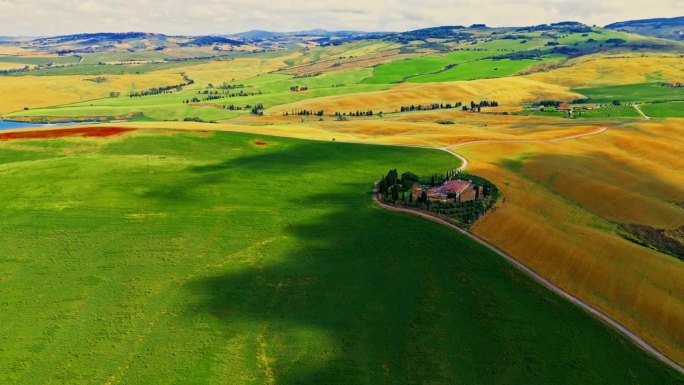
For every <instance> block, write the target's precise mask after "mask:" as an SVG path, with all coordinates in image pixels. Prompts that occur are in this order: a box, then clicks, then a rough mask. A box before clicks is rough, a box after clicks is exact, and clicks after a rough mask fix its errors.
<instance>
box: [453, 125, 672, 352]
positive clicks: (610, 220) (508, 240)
mask: <svg viewBox="0 0 684 385" xmlns="http://www.w3.org/2000/svg"><path fill="white" fill-rule="evenodd" d="M682 138H684V121H682V120H669V121H666V122H664V123H642V124H638V125H636V126H634V127H633V126H628V127H624V128H623V127H619V126H618V127H612V128H610V129H609V130H608V131H606V132H604V133H602V134H599V135H595V136H591V137H585V138H581V139H575V140H568V141H563V142H556V143H548V142H547V143H524V144H511V143H483V144H473V145H467V146H460V147H457V148H456V150H457V151H458V152H459V153H461V154H464V155H465V156H466V157H467V158H468V159H469V160H470V161H471V164H470V169H471V171H473V172H474V173H477V174H481V175H483V176H485V177H486V178H489V179H490V180H492V181H494V182H495V183H496V184H497V185H498V186H500V188H501V189H502V190H503V193H504V196H505V201H504V203H503V204H501V206H500V207H498V208H497V209H496V211H494V212H492V213H490V214H488V215H487V216H486V217H485V218H484V219H483V220H482V221H481V222H480V223H478V224H477V225H476V226H475V227H474V229H473V230H474V232H475V233H476V234H478V235H480V236H481V237H483V238H485V239H487V240H488V241H490V242H492V243H494V244H495V245H497V246H498V247H500V248H502V249H503V250H505V251H507V252H508V253H510V254H511V255H513V256H515V257H516V258H518V259H519V260H520V261H522V262H523V263H525V264H526V265H528V266H529V267H531V268H533V269H534V270H536V271H538V272H539V273H541V274H542V275H544V276H545V277H547V278H549V279H551V280H552V281H553V282H554V283H556V284H557V285H559V286H561V287H562V288H564V289H566V290H568V291H570V292H571V293H573V294H575V295H577V296H578V297H580V298H582V299H584V300H586V301H588V302H590V303H592V304H594V305H596V306H598V307H599V308H600V309H601V310H603V311H604V312H606V313H607V314H609V315H611V316H612V317H614V318H615V319H616V320H618V321H619V322H621V323H623V324H624V325H626V326H627V327H628V328H630V329H632V330H634V331H635V332H637V334H639V335H640V336H643V337H645V338H646V339H647V340H648V341H649V342H651V343H653V344H654V345H655V346H658V347H659V348H661V349H663V351H664V352H665V353H666V354H668V355H670V356H671V357H672V358H674V359H675V360H678V361H679V362H682V361H684V328H682V327H681V326H682V325H684V280H682V277H683V276H684V265H683V264H682V263H681V262H680V261H678V260H677V259H675V258H673V257H671V256H667V255H664V254H661V253H658V252H655V251H651V250H650V249H647V248H644V247H641V246H638V245H636V244H634V243H631V242H629V241H627V240H625V239H623V238H621V237H620V236H619V235H617V234H616V232H615V228H616V223H632V222H636V223H643V224H650V225H653V226H657V227H664V228H675V227H678V226H682V225H684V209H682V208H681V207H679V206H677V205H676V204H675V203H676V202H679V203H681V201H682V198H683V197H684V159H682V157H681V148H684V141H683V140H682Z"/></svg>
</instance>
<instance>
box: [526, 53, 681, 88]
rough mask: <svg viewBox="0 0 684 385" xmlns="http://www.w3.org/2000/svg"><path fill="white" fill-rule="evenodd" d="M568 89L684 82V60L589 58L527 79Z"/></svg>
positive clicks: (678, 58) (659, 57)
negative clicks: (656, 82) (655, 82)
mask: <svg viewBox="0 0 684 385" xmlns="http://www.w3.org/2000/svg"><path fill="white" fill-rule="evenodd" d="M525 77H526V78H528V79H532V80H538V81H541V82H546V83H552V84H560V85H564V86H568V87H579V86H608V85H616V84H632V83H642V82H654V81H678V82H681V81H684V60H682V58H681V57H677V56H672V55H658V56H655V55H654V56H645V57H641V56H635V57H632V56H629V57H627V56H625V55H621V56H617V57H610V56H609V57H606V56H589V57H581V58H578V59H574V60H570V61H568V63H566V66H564V67H562V68H558V69H554V70H551V71H548V72H539V73H535V74H532V75H527V76H525Z"/></svg>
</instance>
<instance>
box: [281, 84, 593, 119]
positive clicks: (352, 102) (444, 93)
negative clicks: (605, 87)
mask: <svg viewBox="0 0 684 385" xmlns="http://www.w3.org/2000/svg"><path fill="white" fill-rule="evenodd" d="M580 97H582V96H581V95H579V94H576V93H573V92H571V91H569V90H568V89H567V88H566V87H563V86H558V85H553V84H548V83H542V82H539V81H535V80H531V79H526V78H523V77H511V78H501V79H482V80H473V81H460V82H450V83H423V84H413V83H403V84H400V85H397V86H395V87H393V88H391V89H389V90H386V91H377V92H367V93H363V94H352V95H342V96H331V97H324V98H317V99H311V100H305V101H301V102H298V103H292V104H287V105H282V106H277V107H274V108H271V109H269V110H268V113H269V114H273V115H280V114H282V113H283V112H284V111H292V110H301V109H307V110H324V111H325V112H326V113H333V112H337V111H339V112H348V111H356V110H361V111H364V110H367V109H368V108H369V107H370V108H372V109H373V110H374V111H376V112H378V111H385V112H391V111H396V110H398V109H400V108H401V106H405V105H411V104H429V103H435V102H436V103H445V102H452V103H453V102H458V101H462V102H468V103H469V102H470V101H471V100H472V101H480V100H496V101H498V102H499V103H500V104H502V105H507V104H509V105H512V104H516V105H517V104H520V103H523V102H527V101H532V100H536V99H539V98H542V99H554V100H557V99H574V98H580Z"/></svg>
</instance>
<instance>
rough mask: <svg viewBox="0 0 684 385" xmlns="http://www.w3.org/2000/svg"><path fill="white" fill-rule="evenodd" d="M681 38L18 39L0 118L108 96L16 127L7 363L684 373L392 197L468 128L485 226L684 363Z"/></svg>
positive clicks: (99, 368) (422, 33)
mask: <svg viewBox="0 0 684 385" xmlns="http://www.w3.org/2000/svg"><path fill="white" fill-rule="evenodd" d="M321 34H322V35H321ZM682 55H684V43H681V42H677V41H674V40H666V39H658V38H653V37H644V36H638V35H633V34H628V33H623V32H618V31H613V30H607V29H603V28H598V27H590V26H587V25H583V24H580V23H573V22H564V23H557V24H550V25H539V26H530V27H520V28H489V27H483V26H478V25H474V26H472V27H435V28H428V29H422V30H416V31H407V32H401V33H377V34H364V33H357V32H340V33H339V34H335V33H328V32H325V31H323V32H321V31H317V30H316V31H309V32H301V33H295V34H287V33H285V34H280V33H270V32H266V31H250V32H246V33H244V34H236V35H235V36H231V37H230V38H229V39H228V38H226V37H218V36H201V37H197V38H195V37H188V36H166V35H161V34H147V33H135V32H131V33H123V34H118V33H103V34H94V35H93V34H86V35H74V36H65V37H53V38H40V39H29V38H25V39H21V40H18V41H17V42H14V43H2V45H0V119H5V120H20V121H24V122H72V121H74V120H78V121H80V122H81V123H84V122H85V123H84V125H80V126H78V127H70V128H65V127H62V126H60V127H42V128H40V129H27V128H24V129H12V130H5V129H3V130H2V131H0V181H1V183H2V186H3V188H2V189H0V200H1V201H2V202H3V210H1V211H0V217H2V218H1V219H2V220H0V232H1V233H2V234H3V242H2V243H0V292H1V293H3V295H2V296H0V297H1V299H0V384H3V385H4V384H17V385H19V384H21V385H25V384H69V385H71V384H84V385H85V384H93V383H99V384H106V385H115V384H145V385H147V384H170V383H178V384H225V383H230V384H257V383H258V384H261V383H265V384H285V385H288V384H292V385H294V384H418V383H421V384H427V383H430V384H460V383H463V384H500V385H503V384H508V385H521V384H525V385H528V384H544V385H546V384H577V385H580V384H581V385H585V384H616V385H617V384H620V385H622V384H654V385H655V384H658V385H660V384H682V383H684V377H682V374H680V373H676V372H675V371H673V370H670V368H668V366H667V365H664V364H663V363H662V362H659V361H657V360H656V358H654V357H651V356H650V355H648V354H646V353H645V352H643V351H642V350H640V349H638V348H637V347H636V346H635V345H634V344H633V343H631V342H630V341H628V340H627V339H625V338H624V337H623V336H622V335H619V334H617V333H616V332H615V331H613V330H612V329H610V328H608V327H607V326H606V325H604V324H601V323H600V322H598V321H597V320H596V319H594V318H592V317H590V316H589V315H587V314H585V313H583V312H582V311H581V310H579V309H578V308H577V307H576V306H574V305H572V304H570V303H568V302H566V301H565V300H563V299H561V297H559V296H557V295H555V294H553V293H552V292H550V291H548V290H547V289H543V288H542V287H541V286H539V285H538V284H536V283H534V282H533V281H531V280H530V279H529V278H528V277H526V276H525V275H523V274H522V273H520V272H519V271H518V270H516V269H514V268H513V267H512V266H510V265H508V264H507V263H506V262H505V261H504V260H503V259H501V258H500V257H498V256H497V255H496V254H494V253H493V252H491V251H489V250H488V249H487V248H484V247H481V246H479V245H478V244H477V243H475V242H473V241H472V240H470V239H469V238H466V237H464V236H461V235H460V234H458V233H456V232H454V231H451V230H450V229H448V228H445V227H443V226H440V225H438V224H435V223H431V222H428V221H425V220H422V219H419V218H413V217H410V216H407V215H402V214H398V213H392V212H389V211H386V210H384V209H381V208H379V207H376V206H374V205H373V203H372V199H371V198H372V196H371V195H372V194H371V189H372V184H373V182H374V181H376V180H377V179H378V177H380V176H381V175H386V173H387V172H388V170H390V169H395V168H396V169H399V173H402V172H406V171H411V172H414V173H417V174H418V175H420V176H424V177H427V178H429V176H430V175H433V174H434V173H440V174H441V173H443V172H445V171H446V170H450V169H453V168H455V167H458V166H459V165H460V161H459V160H458V158H457V157H454V156H452V155H450V154H448V151H454V152H457V153H458V154H462V155H463V156H465V158H466V159H467V161H468V171H469V172H472V173H473V174H474V175H476V176H480V177H483V178H486V179H487V180H489V181H491V182H493V183H494V184H495V185H496V187H497V188H498V189H499V190H500V191H501V192H502V196H501V199H499V201H498V203H497V205H496V206H495V207H494V208H493V209H492V211H490V212H489V213H487V214H486V215H485V216H484V217H483V218H482V219H481V220H480V221H479V222H477V223H475V225H474V226H473V227H472V228H471V229H470V230H471V231H472V232H473V233H474V234H476V235H477V236H479V237H481V238H482V239H484V240H486V241H487V242H490V243H491V244H493V245H494V246H496V247H497V248H500V249H502V250H504V251H506V252H507V253H508V254H510V255H511V256H512V257H514V258H515V259H517V260H519V261H520V262H522V263H523V264H525V265H526V266H528V267H530V268H531V269H533V270H534V271H536V272H537V273H539V274H540V275H542V276H543V277H545V278H547V279H548V280H550V281H552V282H553V283H555V284H556V285H557V286H559V287H560V288H562V289H563V290H566V291H567V292H569V293H571V294H573V295H574V296H576V297H578V298H580V299H581V300H583V301H585V302H586V303H587V304H589V305H590V306H593V307H595V308H596V309H599V310H600V311H601V312H603V313H604V314H606V315H608V316H610V317H611V318H612V319H614V320H615V321H616V322H618V323H620V324H622V325H624V326H625V327H627V328H628V329H629V330H630V331H632V332H634V333H635V334H636V335H638V336H639V337H640V338H642V339H643V340H645V341H646V342H647V343H648V344H650V345H651V346H653V347H654V348H655V349H656V350H658V351H660V352H662V353H663V354H664V355H666V356H667V357H669V358H670V359H672V360H673V361H675V362H676V363H678V364H680V365H681V364H684V328H682V325H684V280H682V277H683V276H684V198H683V197H684V173H683V171H682V170H684V162H683V161H682V156H681V153H682V150H681V149H682V148H684V139H683V138H684V119H681V118H684V102H683V100H684V93H683V92H684V88H682V87H681V83H684V60H682ZM568 110H572V113H571V114H570V113H569V112H568ZM640 111H641V112H643V114H644V115H642V114H641V113H640ZM93 120H97V121H102V122H103V123H102V124H99V125H93V124H91V123H90V122H91V121H93ZM13 124H15V122H11V121H10V122H2V125H3V127H16V126H13ZM27 124H28V123H27ZM68 124H69V123H68ZM371 144H372V145H371ZM392 145H400V146H402V147H395V146H392ZM416 147H420V148H416ZM444 150H447V151H444ZM413 180H414V181H415V180H418V178H417V177H416V179H413ZM403 191H407V190H403ZM473 194H474V192H473ZM445 199H448V195H447V197H446V198H445ZM452 199H455V198H453V197H452ZM482 211H484V209H483V210H482ZM478 215H479V214H478ZM674 366H676V365H674Z"/></svg>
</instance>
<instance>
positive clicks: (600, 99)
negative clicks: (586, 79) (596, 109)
mask: <svg viewBox="0 0 684 385" xmlns="http://www.w3.org/2000/svg"><path fill="white" fill-rule="evenodd" d="M573 91H575V92H577V93H579V94H582V95H586V96H587V97H588V98H589V99H590V100H591V102H594V103H610V102H612V101H613V100H619V101H622V102H641V103H645V102H654V101H670V100H684V87H670V86H667V85H663V83H637V84H625V85H619V86H611V87H595V88H576V89H573Z"/></svg>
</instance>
